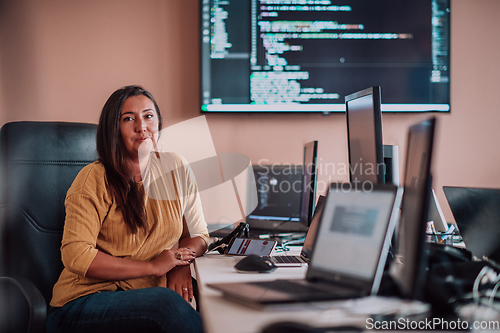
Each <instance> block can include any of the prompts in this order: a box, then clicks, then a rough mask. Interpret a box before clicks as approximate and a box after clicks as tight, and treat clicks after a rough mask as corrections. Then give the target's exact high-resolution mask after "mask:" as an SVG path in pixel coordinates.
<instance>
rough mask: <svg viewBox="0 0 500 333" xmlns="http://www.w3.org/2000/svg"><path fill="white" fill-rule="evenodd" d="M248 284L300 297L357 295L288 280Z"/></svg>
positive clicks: (343, 289) (346, 291)
mask: <svg viewBox="0 0 500 333" xmlns="http://www.w3.org/2000/svg"><path fill="white" fill-rule="evenodd" d="M249 284H251V285H256V286H259V287H261V288H267V289H271V290H275V291H279V292H283V293H287V294H294V295H300V294H302V295H304V294H305V295H317V296H326V295H338V296H339V297H340V298H343V297H347V296H353V295H356V294H357V292H356V291H354V290H353V289H350V288H346V287H343V286H339V285H334V284H328V285H325V284H321V285H319V284H318V285H316V284H314V283H307V284H304V283H300V282H293V281H288V280H274V281H259V282H250V283H249Z"/></svg>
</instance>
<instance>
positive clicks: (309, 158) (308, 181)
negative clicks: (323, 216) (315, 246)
mask: <svg viewBox="0 0 500 333" xmlns="http://www.w3.org/2000/svg"><path fill="white" fill-rule="evenodd" d="M317 159H318V141H311V142H308V143H306V144H305V145H304V161H303V171H304V175H303V178H302V198H301V200H300V221H301V222H302V224H304V225H305V226H306V227H309V226H310V225H311V221H312V216H313V212H314V205H315V202H316V181H317V167H316V163H317Z"/></svg>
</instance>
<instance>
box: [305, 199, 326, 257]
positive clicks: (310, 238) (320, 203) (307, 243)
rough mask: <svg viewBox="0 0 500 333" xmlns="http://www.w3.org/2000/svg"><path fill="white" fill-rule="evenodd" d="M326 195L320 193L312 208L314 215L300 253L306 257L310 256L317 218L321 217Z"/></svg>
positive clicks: (316, 228) (316, 227)
mask: <svg viewBox="0 0 500 333" xmlns="http://www.w3.org/2000/svg"><path fill="white" fill-rule="evenodd" d="M325 201H326V197H325V196H324V195H320V196H319V198H318V202H317V203H316V208H315V210H314V215H313V218H312V222H311V225H310V226H309V230H308V231H307V235H306V239H305V240H304V246H302V251H301V255H302V256H303V257H306V258H310V257H311V253H312V249H313V245H314V239H315V238H316V231H317V230H318V225H319V219H320V218H321V213H322V212H323V207H324V206H325Z"/></svg>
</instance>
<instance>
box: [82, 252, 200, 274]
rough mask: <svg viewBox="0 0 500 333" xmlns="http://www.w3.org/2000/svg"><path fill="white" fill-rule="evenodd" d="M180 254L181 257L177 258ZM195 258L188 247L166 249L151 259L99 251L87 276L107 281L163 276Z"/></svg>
mask: <svg viewBox="0 0 500 333" xmlns="http://www.w3.org/2000/svg"><path fill="white" fill-rule="evenodd" d="M179 255H180V258H181V259H177V256H179ZM194 258H195V253H194V251H192V250H190V249H187V248H184V247H182V248H179V249H177V250H164V251H163V252H161V253H160V254H159V255H158V256H157V257H156V258H154V259H153V260H151V261H140V260H132V259H127V258H119V257H114V256H111V255H109V254H107V253H104V252H102V251H98V252H97V254H96V256H95V257H94V259H93V260H92V262H91V263H90V266H89V268H88V269H87V272H86V274H85V276H87V277H92V278H97V279H101V280H106V281H114V280H127V279H134V278H139V277H144V276H150V275H156V276H161V275H163V274H165V273H167V272H168V271H170V270H172V269H173V268H174V267H176V266H182V265H187V266H186V267H188V268H189V266H188V265H189V264H190V263H191V262H192V261H193V259H194Z"/></svg>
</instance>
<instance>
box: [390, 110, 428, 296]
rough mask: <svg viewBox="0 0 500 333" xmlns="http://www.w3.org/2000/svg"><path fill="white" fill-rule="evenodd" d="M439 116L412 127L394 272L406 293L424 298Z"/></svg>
mask: <svg viewBox="0 0 500 333" xmlns="http://www.w3.org/2000/svg"><path fill="white" fill-rule="evenodd" d="M435 123H436V120H435V118H431V119H429V120H426V121H423V122H421V123H418V124H416V125H413V126H411V127H410V130H409V133H408V147H407V153H406V170H405V180H404V194H403V200H402V203H401V219H400V223H399V230H398V236H397V246H396V249H397V250H396V261H394V262H393V263H392V266H391V270H390V275H391V277H392V278H393V279H394V281H395V282H396V284H397V285H398V287H399V289H400V291H401V294H402V296H403V297H407V298H412V299H423V293H424V287H425V279H426V274H425V271H426V266H427V257H426V252H425V246H426V243H425V228H426V223H427V211H428V208H429V200H430V196H431V183H432V179H431V178H432V177H431V173H430V170H431V158H432V147H433V142H434V132H435Z"/></svg>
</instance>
